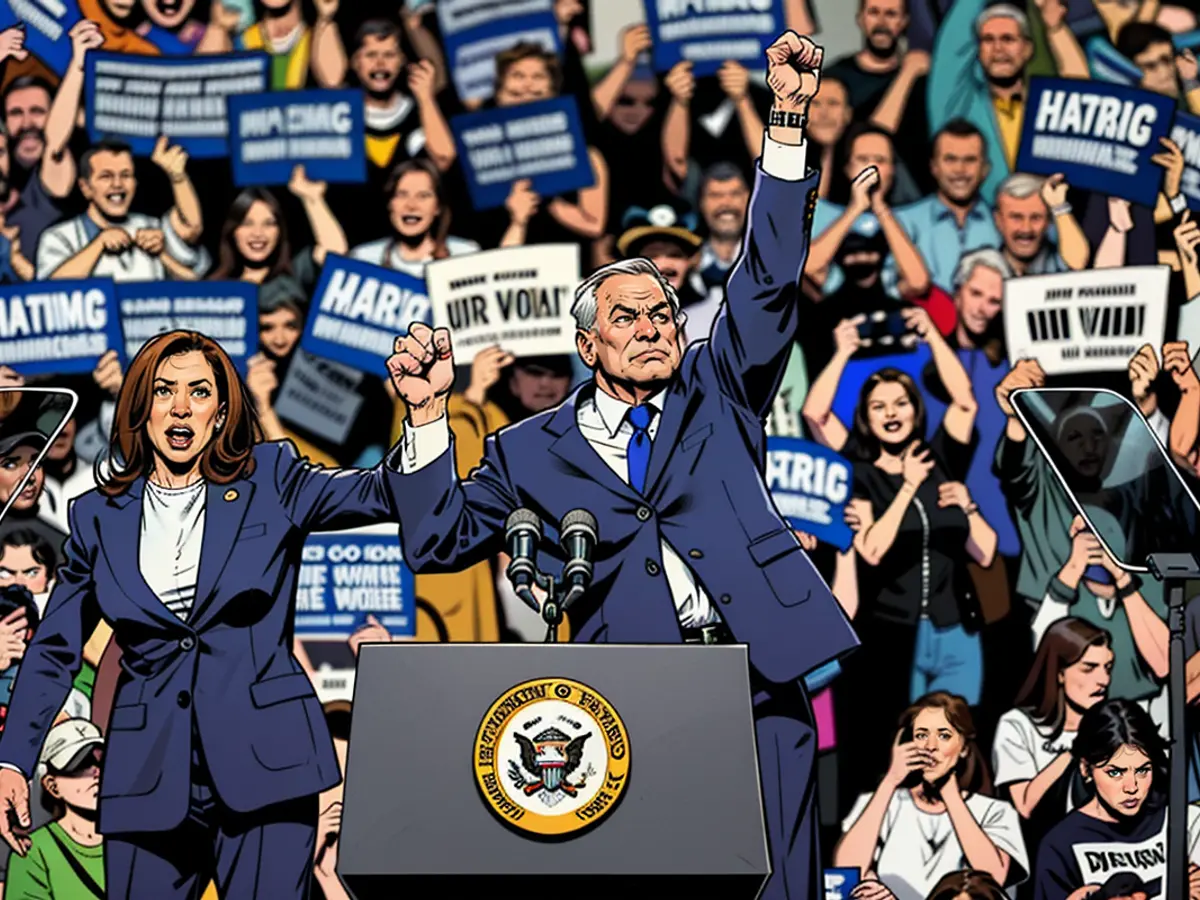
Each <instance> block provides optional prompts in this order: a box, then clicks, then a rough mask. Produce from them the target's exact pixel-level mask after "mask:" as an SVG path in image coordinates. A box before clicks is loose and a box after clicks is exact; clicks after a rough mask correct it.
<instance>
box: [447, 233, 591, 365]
mask: <svg viewBox="0 0 1200 900" xmlns="http://www.w3.org/2000/svg"><path fill="white" fill-rule="evenodd" d="M425 282H426V286H427V287H428V289H429V300H430V303H431V304H432V306H433V324H434V326H435V327H437V328H449V329H450V334H451V341H452V343H453V345H454V358H455V360H456V361H457V362H459V363H469V362H471V361H472V360H473V359H475V355H476V354H477V353H478V352H479V351H480V350H483V349H485V348H487V347H491V346H494V345H499V346H500V347H503V348H504V349H505V350H507V351H508V352H509V353H512V354H514V355H516V356H542V355H546V354H553V353H573V352H574V351H575V320H574V318H572V316H571V304H572V303H573V302H574V293H575V285H576V284H578V282H579V247H578V245H576V244H539V245H538V246H536V247H506V248H502V249H500V250H488V251H485V252H483V253H472V254H470V255H468V256H459V257H451V258H449V259H444V260H441V261H439V262H433V263H430V264H429V265H428V266H426V267H425Z"/></svg>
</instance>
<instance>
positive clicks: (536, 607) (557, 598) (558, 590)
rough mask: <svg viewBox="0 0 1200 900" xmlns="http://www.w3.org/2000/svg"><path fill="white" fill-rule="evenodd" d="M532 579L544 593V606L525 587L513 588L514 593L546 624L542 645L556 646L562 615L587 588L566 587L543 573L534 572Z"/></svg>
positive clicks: (551, 576)
mask: <svg viewBox="0 0 1200 900" xmlns="http://www.w3.org/2000/svg"><path fill="white" fill-rule="evenodd" d="M534 577H535V578H536V579H537V586H538V587H540V588H541V589H542V590H543V591H545V592H546V602H545V603H544V604H541V603H538V600H537V597H535V596H534V595H533V591H532V590H530V589H529V588H527V587H518V588H515V592H516V595H517V596H518V597H519V598H520V599H521V600H522V602H524V603H525V605H526V606H528V607H529V608H530V609H532V610H533V611H534V612H541V614H542V621H543V622H545V623H546V638H545V640H544V641H543V643H546V644H556V643H558V628H559V626H560V625H562V621H563V615H564V614H565V613H566V611H567V610H568V609H570V608H571V606H573V605H574V603H575V601H577V600H578V599H579V598H580V597H582V596H583V595H584V593H585V592H586V591H587V588H585V587H583V586H581V585H578V584H575V585H571V586H570V587H568V586H567V585H565V584H562V583H560V582H558V581H555V579H554V576H553V575H546V574H544V573H543V572H536V573H535V574H534Z"/></svg>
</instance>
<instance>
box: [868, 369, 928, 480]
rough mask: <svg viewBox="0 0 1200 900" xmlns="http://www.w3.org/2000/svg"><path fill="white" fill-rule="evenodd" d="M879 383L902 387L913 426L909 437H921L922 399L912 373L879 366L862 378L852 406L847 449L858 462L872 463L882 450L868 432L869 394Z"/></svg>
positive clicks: (923, 403) (917, 439)
mask: <svg viewBox="0 0 1200 900" xmlns="http://www.w3.org/2000/svg"><path fill="white" fill-rule="evenodd" d="M881 384H898V385H900V387H902V388H904V393H905V394H907V395H908V402H909V403H911V404H912V408H913V430H912V435H911V436H910V437H909V440H910V441H923V440H925V401H924V400H923V399H922V398H921V391H920V390H919V389H918V388H917V383H916V382H915V381H913V380H912V376H910V375H908V374H907V373H905V372H901V371H900V370H899V369H890V368H889V369H880V370H879V371H878V372H874V373H872V374H871V375H870V377H868V378H867V380H866V381H864V382H863V386H862V390H861V391H859V392H858V404H857V405H856V406H855V407H854V442H853V446H852V448H851V449H852V450H853V454H852V455H854V456H855V457H857V458H858V459H859V460H860V461H862V462H870V463H873V462H875V460H876V459H878V458H879V454H880V453H882V452H883V448H882V446H881V445H880V443H879V438H877V437H875V435H874V434H873V433H872V432H871V422H870V416H869V407H870V405H871V394H872V392H873V391H874V390H875V388H877V387H879V386H880V385H881Z"/></svg>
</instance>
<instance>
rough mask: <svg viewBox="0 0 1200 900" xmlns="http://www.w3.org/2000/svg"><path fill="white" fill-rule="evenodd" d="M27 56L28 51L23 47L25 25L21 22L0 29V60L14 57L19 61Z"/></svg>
mask: <svg viewBox="0 0 1200 900" xmlns="http://www.w3.org/2000/svg"><path fill="white" fill-rule="evenodd" d="M28 56H29V51H28V50H26V49H25V25H24V24H23V23H22V24H19V25H14V26H12V27H11V28H5V29H4V30H3V31H0V62H2V61H3V60H6V59H15V60H17V61H18V62H20V61H23V60H25V59H26V58H27V57H28Z"/></svg>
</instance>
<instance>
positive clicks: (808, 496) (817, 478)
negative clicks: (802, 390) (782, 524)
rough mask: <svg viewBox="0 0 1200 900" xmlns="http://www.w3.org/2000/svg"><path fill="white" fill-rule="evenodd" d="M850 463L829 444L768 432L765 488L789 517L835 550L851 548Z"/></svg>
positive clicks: (780, 511)
mask: <svg viewBox="0 0 1200 900" xmlns="http://www.w3.org/2000/svg"><path fill="white" fill-rule="evenodd" d="M852 474H853V466H852V465H851V464H850V462H849V460H846V459H845V458H843V457H841V456H839V455H838V454H836V453H834V452H833V451H832V450H830V449H828V448H826V447H822V446H821V445H820V444H815V443H813V442H812V441H805V440H801V439H800V438H785V437H769V438H767V478H766V480H767V490H769V491H770V492H771V499H772V500H774V501H775V508H776V509H778V510H779V513H780V515H782V516H783V517H784V518H785V519H787V520H788V523H789V524H790V525H791V526H792V527H793V528H795V529H797V530H799V531H804V532H807V533H808V534H811V535H812V536H813V537H815V538H817V540H820V541H824V542H825V543H827V544H832V545H833V546H835V547H837V548H838V549H839V550H842V551H845V550H848V549H849V548H850V543H851V542H852V541H853V539H854V533H853V532H852V531H851V530H850V526H849V525H847V524H846V520H845V511H846V501H847V500H849V499H850V488H851V486H852V485H853V479H852Z"/></svg>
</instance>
